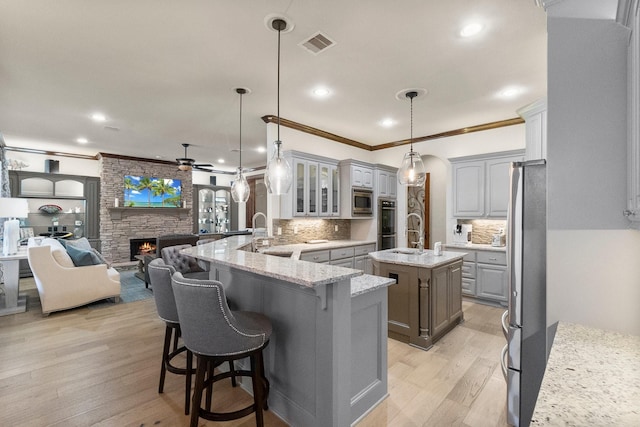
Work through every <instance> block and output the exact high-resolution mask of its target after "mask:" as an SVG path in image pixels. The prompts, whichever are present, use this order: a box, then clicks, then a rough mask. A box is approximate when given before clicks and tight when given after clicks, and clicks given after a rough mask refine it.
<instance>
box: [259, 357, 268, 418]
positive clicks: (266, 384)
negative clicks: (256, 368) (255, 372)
mask: <svg viewBox="0 0 640 427" xmlns="http://www.w3.org/2000/svg"><path fill="white" fill-rule="evenodd" d="M258 363H259V364H260V372H261V375H262V384H263V386H264V410H265V411H268V410H269V405H268V402H267V400H268V399H269V387H270V386H269V380H268V379H267V376H266V374H265V369H264V358H263V357H262V352H260V353H258Z"/></svg>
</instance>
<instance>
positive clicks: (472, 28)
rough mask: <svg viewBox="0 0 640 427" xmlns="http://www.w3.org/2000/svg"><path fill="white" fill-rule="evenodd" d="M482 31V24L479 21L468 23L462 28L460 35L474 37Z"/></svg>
mask: <svg viewBox="0 0 640 427" xmlns="http://www.w3.org/2000/svg"><path fill="white" fill-rule="evenodd" d="M480 31H482V24H480V23H478V22H473V23H471V24H468V25H465V26H464V27H462V29H461V30H460V36H461V37H473V36H475V35H476V34H478V33H479V32H480Z"/></svg>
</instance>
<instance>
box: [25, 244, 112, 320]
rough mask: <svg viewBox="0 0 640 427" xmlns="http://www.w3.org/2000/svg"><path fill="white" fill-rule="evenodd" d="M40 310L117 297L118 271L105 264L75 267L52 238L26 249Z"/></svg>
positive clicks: (76, 305) (59, 308)
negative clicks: (40, 305) (36, 288)
mask: <svg viewBox="0 0 640 427" xmlns="http://www.w3.org/2000/svg"><path fill="white" fill-rule="evenodd" d="M27 251H28V252H27V256H28V259H29V266H30V267H31V271H32V272H33V278H34V279H35V282H36V286H37V287H38V293H39V294H40V302H41V304H42V313H43V314H44V315H48V314H49V313H51V312H53V311H58V310H65V309H68V308H74V307H79V306H82V305H85V304H88V303H90V302H94V301H99V300H101V299H106V298H114V299H115V300H116V301H118V300H119V299H120V273H118V272H117V271H116V270H115V269H114V268H107V265H106V264H97V265H88V266H82V267H76V266H75V265H74V264H73V260H72V259H71V257H70V256H69V255H68V254H67V251H66V249H65V248H64V247H63V246H62V245H61V244H60V242H58V241H57V240H55V239H44V240H43V241H42V243H41V245H40V246H34V245H31V244H30V246H29V247H28V249H27Z"/></svg>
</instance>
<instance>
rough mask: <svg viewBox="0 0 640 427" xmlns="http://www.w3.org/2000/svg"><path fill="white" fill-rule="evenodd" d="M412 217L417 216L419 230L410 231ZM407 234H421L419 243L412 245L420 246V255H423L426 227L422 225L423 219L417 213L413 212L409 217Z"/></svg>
mask: <svg viewBox="0 0 640 427" xmlns="http://www.w3.org/2000/svg"><path fill="white" fill-rule="evenodd" d="M412 216H415V217H416V218H418V224H419V228H420V229H419V230H409V218H411V217H412ZM407 233H419V234H418V236H419V238H418V241H417V242H411V244H412V245H416V244H417V245H418V253H419V254H421V253H422V252H423V251H424V225H423V223H422V217H421V216H420V215H418V214H417V213H415V212H411V213H410V214H409V215H407Z"/></svg>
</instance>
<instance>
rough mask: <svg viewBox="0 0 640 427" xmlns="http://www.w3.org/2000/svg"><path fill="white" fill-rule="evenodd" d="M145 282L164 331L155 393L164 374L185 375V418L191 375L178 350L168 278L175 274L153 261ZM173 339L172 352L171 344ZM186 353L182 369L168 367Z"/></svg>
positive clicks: (177, 323)
mask: <svg viewBox="0 0 640 427" xmlns="http://www.w3.org/2000/svg"><path fill="white" fill-rule="evenodd" d="M147 268H148V272H149V280H150V282H151V286H152V288H153V297H154V299H155V301H156V309H157V310H158V316H159V317H160V319H162V320H164V322H165V324H166V327H165V332H164V346H163V347H162V366H161V368H160V384H159V385H158V393H162V392H163V389H164V379H165V376H166V373H167V371H169V372H171V373H172V374H178V375H185V376H186V384H185V400H184V413H185V415H189V406H190V405H189V398H190V396H191V375H192V374H193V369H192V363H193V355H192V354H191V351H189V350H188V349H187V348H186V347H185V346H182V347H178V338H179V337H180V335H181V329H180V320H179V319H178V311H177V309H176V301H175V299H174V296H173V288H172V287H171V276H172V275H173V273H175V272H176V270H175V268H173V267H172V266H170V265H167V264H165V262H164V261H163V260H162V258H156V259H154V260H153V261H151V263H149V265H148V267H147ZM172 338H173V349H171V341H172ZM185 351H186V357H187V361H186V365H187V366H186V368H178V367H176V366H174V365H172V364H171V360H172V359H173V358H174V357H176V356H177V355H179V354H180V353H183V352H185Z"/></svg>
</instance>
